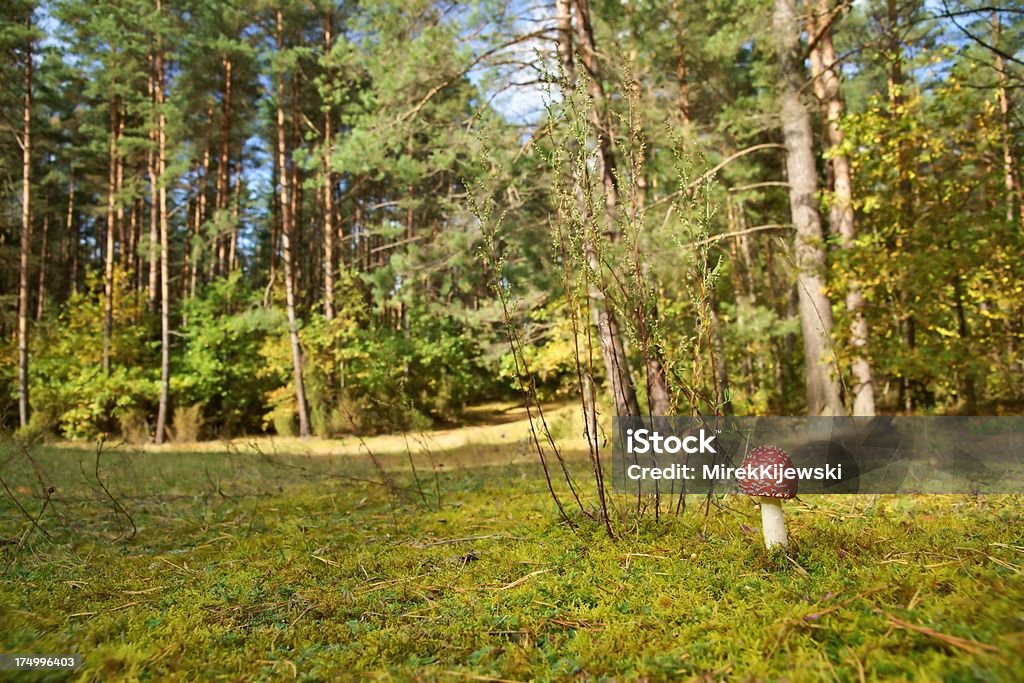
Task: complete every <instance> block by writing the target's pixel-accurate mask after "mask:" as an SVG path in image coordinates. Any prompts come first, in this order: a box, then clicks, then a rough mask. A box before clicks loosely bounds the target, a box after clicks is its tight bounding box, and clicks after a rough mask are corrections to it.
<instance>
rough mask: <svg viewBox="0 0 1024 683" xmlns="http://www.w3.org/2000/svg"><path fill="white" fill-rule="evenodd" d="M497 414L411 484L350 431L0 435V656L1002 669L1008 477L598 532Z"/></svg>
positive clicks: (1020, 673) (1007, 608)
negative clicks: (312, 439) (342, 445)
mask: <svg viewBox="0 0 1024 683" xmlns="http://www.w3.org/2000/svg"><path fill="white" fill-rule="evenodd" d="M517 424H518V423H517V422H516V420H513V419H510V420H509V421H508V422H507V423H505V424H503V425H501V426H500V427H499V428H503V429H505V430H506V431H505V434H506V437H505V438H504V439H503V438H500V436H498V437H497V441H496V442H495V443H492V442H491V440H490V436H494V435H491V434H490V431H489V428H488V430H485V432H486V434H487V435H488V437H487V438H486V439H483V440H482V442H480V443H477V442H475V441H474V438H473V436H472V435H464V436H466V437H467V438H466V439H465V440H464V442H461V443H460V442H458V439H455V438H454V437H452V438H453V441H451V443H448V442H443V441H442V440H441V439H439V438H438V439H434V441H433V443H434V444H435V446H436V448H435V449H433V451H432V453H431V455H430V456H429V457H428V456H426V455H420V456H417V457H416V458H414V460H413V463H414V464H416V465H417V475H416V477H414V476H413V474H412V471H411V468H410V467H409V466H408V464H404V465H403V463H407V461H408V456H407V455H405V454H403V453H400V452H397V451H395V452H391V451H389V450H388V449H387V448H385V447H384V444H386V443H390V442H387V441H376V440H373V439H370V440H368V441H367V442H366V444H364V451H363V452H362V454H361V455H360V454H356V455H352V454H349V455H342V456H338V457H331V456H329V455H301V454H292V455H283V454H275V453H270V452H268V449H267V444H263V445H258V444H257V445H253V446H250V447H247V448H245V447H242V446H241V445H239V444H234V445H231V446H230V447H225V446H224V444H222V443H212V444H210V445H208V448H212V449H216V451H215V452H208V453H203V452H200V451H199V450H198V449H196V448H190V449H187V450H185V451H174V450H171V449H167V450H161V451H159V452H146V451H139V450H133V449H128V448H126V447H123V446H121V447H108V449H107V450H104V451H103V452H101V453H100V454H99V456H97V453H96V452H95V451H90V450H85V449H82V448H67V447H57V446H39V447H34V448H32V449H29V450H25V449H22V448H20V447H18V446H17V444H14V443H10V442H8V443H4V444H0V477H2V478H3V482H4V484H5V485H6V487H7V488H8V489H9V490H8V491H4V490H0V652H5V653H11V654H13V653H59V654H67V653H77V654H80V655H82V656H83V657H84V660H85V663H84V667H83V668H82V669H81V670H80V671H78V672H75V673H73V674H68V673H49V674H40V673H34V674H24V679H25V680H38V679H43V678H45V679H46V680H62V679H69V680H97V681H110V680H125V679H130V680H147V679H148V680H165V679H172V680H173V679H187V680H193V679H219V678H223V679H229V680H253V679H268V680H269V679H275V680H276V679H293V678H298V679H304V680H365V679H379V680H423V681H435V680H436V681H459V680H465V681H498V680H589V679H600V678H609V679H615V680H687V679H693V680H720V679H729V680H783V679H785V680H791V681H803V680H808V681H810V680H841V681H856V680H865V681H867V680H878V679H890V678H898V679H903V680H921V681H934V680H964V681H966V680H972V681H973V680H991V681H1012V680H1024V513H1022V509H1021V502H1022V498H1021V497H1020V496H998V497H985V498H978V497H969V496H919V497H896V496H888V497H887V496H878V497H872V496H859V497H844V496H816V497H810V498H808V499H806V500H802V501H800V502H794V503H793V504H791V505H788V506H787V513H786V514H787V519H788V520H789V524H790V528H791V535H792V538H793V546H792V548H791V549H790V551H789V553H788V554H782V553H773V554H772V553H768V552H767V551H765V549H764V547H763V544H762V542H761V539H760V532H759V519H758V516H757V510H756V507H754V505H753V504H752V503H751V502H750V501H748V500H747V499H744V498H736V497H730V498H724V499H721V500H719V501H717V502H716V503H715V504H713V505H711V506H710V507H707V508H705V507H702V506H701V502H702V501H700V500H691V501H690V504H689V505H688V509H687V510H686V511H685V512H683V513H682V514H681V515H675V514H663V515H662V516H661V519H660V520H659V521H657V522H656V521H655V520H654V518H653V515H652V514H648V515H645V516H644V517H643V518H642V519H641V520H640V521H639V522H636V521H635V519H634V520H633V521H629V520H630V519H631V518H629V517H628V516H624V517H623V518H622V519H618V520H617V521H616V523H615V527H616V528H617V529H618V530H619V534H618V538H616V539H610V538H609V537H608V536H607V535H606V533H605V530H604V528H603V526H602V525H600V524H598V523H597V522H595V521H592V520H590V519H589V518H587V517H586V516H585V515H583V514H581V513H579V512H578V509H577V513H575V514H572V517H573V519H574V521H575V523H576V528H575V529H573V528H570V526H568V525H567V524H566V523H564V522H562V521H560V519H559V516H558V514H557V511H556V510H555V508H554V505H553V504H552V502H551V498H550V496H549V494H548V492H547V487H546V483H545V480H544V477H543V475H542V472H541V470H540V468H539V467H538V466H537V464H536V463H535V456H532V455H531V453H530V450H529V448H528V443H526V442H525V441H523V440H522V434H521V432H520V431H517V430H518V429H519V427H518V426H517ZM494 426H497V425H494ZM520 426H521V425H520ZM470 429H473V427H471V428H470ZM500 433H501V432H497V434H498V435H500ZM476 436H480V434H479V433H478V434H477V435H476ZM389 438H391V437H389ZM503 442H504V443H503ZM321 446H322V445H321V444H317V445H316V448H310V449H309V451H310V452H313V451H315V452H317V453H321V452H322V453H327V452H328V451H329V448H328V447H327V446H326V445H324V446H323V451H321V450H320V449H321ZM366 448H369V450H370V451H372V452H375V453H376V455H377V457H378V462H380V464H381V468H382V469H383V470H385V471H387V477H388V478H390V479H391V480H392V481H393V483H394V488H391V489H389V488H387V487H384V486H382V485H380V483H379V478H380V476H381V474H380V472H379V471H378V469H377V467H376V466H375V465H373V463H372V462H371V461H370V457H369V456H368V455H367V454H366V452H365V449H366ZM29 454H31V457H29ZM571 455H573V456H574V457H572V458H571V459H572V461H573V464H572V465H571V467H572V468H573V470H574V471H575V472H576V474H577V475H578V479H579V481H580V482H586V481H588V480H587V465H586V463H585V458H582V454H581V453H579V452H576V453H574V454H571ZM430 462H433V465H430V464H429V463H430ZM424 463H427V464H424ZM468 464H475V465H478V466H476V467H467V466H465V465H468ZM442 465H443V466H442ZM417 478H418V481H419V484H417ZM49 486H54V487H56V491H55V492H54V493H52V494H50V499H49V501H48V502H47V498H46V496H47V494H46V493H45V491H46V488H48V487H49ZM438 494H440V495H438ZM15 500H16V501H17V504H16V503H15ZM616 503H617V505H618V507H619V508H620V509H622V510H627V509H632V506H633V505H635V499H632V500H631V499H628V498H617V499H616ZM19 506H20V507H19ZM22 508H23V509H22ZM29 518H32V520H36V519H37V520H38V523H37V524H35V523H34V522H33V521H30V519H29ZM10 675H11V674H10V672H0V678H3V677H4V676H10Z"/></svg>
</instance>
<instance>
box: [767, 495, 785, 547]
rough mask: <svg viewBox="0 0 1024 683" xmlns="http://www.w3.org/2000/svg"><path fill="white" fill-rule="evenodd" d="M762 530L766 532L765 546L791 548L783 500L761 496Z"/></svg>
mask: <svg viewBox="0 0 1024 683" xmlns="http://www.w3.org/2000/svg"><path fill="white" fill-rule="evenodd" d="M761 529H762V530H763V531H764V546H765V547H766V548H768V549H769V550H771V548H772V547H774V546H777V545H781V546H782V547H783V548H786V547H788V546H789V539H788V538H787V537H786V520H785V518H783V516H782V499H781V498H769V497H768V496H761Z"/></svg>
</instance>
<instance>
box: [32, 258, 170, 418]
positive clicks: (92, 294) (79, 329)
mask: <svg viewBox="0 0 1024 683" xmlns="http://www.w3.org/2000/svg"><path fill="white" fill-rule="evenodd" d="M102 295H103V285H102V283H101V282H100V280H99V279H98V278H97V277H95V276H94V275H90V276H89V278H88V279H87V282H86V290H85V291H83V292H81V293H79V294H76V295H74V296H72V297H71V299H70V300H69V304H68V306H67V307H66V308H65V310H64V311H63V312H62V313H61V314H60V316H59V317H57V318H56V319H54V320H52V321H49V322H47V323H46V324H44V325H40V326H39V327H37V328H36V334H35V337H34V338H33V340H32V358H33V363H32V366H31V373H30V377H29V379H30V390H31V396H32V399H33V405H34V406H36V409H35V413H34V416H33V420H34V421H35V423H36V424H37V425H39V428H40V429H47V428H54V427H55V428H56V429H58V430H59V432H60V433H61V434H62V435H64V436H66V437H68V438H92V437H95V436H98V435H100V434H103V433H114V432H116V431H117V427H118V423H117V419H118V417H119V416H121V415H127V414H128V413H132V412H133V411H138V410H142V411H143V412H144V413H148V412H149V411H150V410H151V409H152V407H153V405H154V399H155V397H156V395H157V389H156V385H157V381H158V378H159V363H158V352H157V348H156V346H155V345H154V344H153V343H152V342H151V341H150V337H149V333H148V330H147V328H146V326H145V325H144V324H143V320H144V318H145V315H144V313H143V308H142V306H141V305H140V303H139V301H138V300H137V299H136V297H135V296H134V294H133V293H132V292H131V290H130V289H129V282H128V279H127V276H126V274H125V273H124V272H123V271H121V270H120V269H118V270H116V271H115V274H114V316H113V318H114V331H113V335H112V337H111V351H110V358H111V371H110V374H109V375H107V374H104V372H103V369H102V363H101V359H102V338H103V301H102V299H103V296H102Z"/></svg>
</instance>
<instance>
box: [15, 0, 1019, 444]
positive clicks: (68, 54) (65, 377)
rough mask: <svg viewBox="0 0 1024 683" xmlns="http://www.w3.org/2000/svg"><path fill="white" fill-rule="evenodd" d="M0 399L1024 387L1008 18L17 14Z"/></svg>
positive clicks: (683, 399) (931, 5)
mask: <svg viewBox="0 0 1024 683" xmlns="http://www.w3.org/2000/svg"><path fill="white" fill-rule="evenodd" d="M0 12H2V19H0V22H2V23H0V43H2V49H3V59H2V60H0V70H2V75H0V197H2V199H0V295H2V299H0V332H2V350H0V419H2V421H3V424H4V426H5V427H7V428H11V429H14V428H20V429H22V430H23V431H24V433H27V434H30V435H35V434H46V433H53V434H58V435H61V436H64V437H67V438H86V437H94V436H97V435H99V434H101V433H117V434H120V435H122V436H123V437H125V438H127V439H129V440H137V441H146V440H150V439H155V440H156V441H157V442H162V441H163V440H165V439H167V438H174V439H181V440H189V439H195V438H197V437H213V436H221V437H228V436H232V435H239V434H245V433H253V432H259V431H272V432H276V433H277V434H282V435H292V434H299V435H308V434H315V435H320V436H332V435H336V434H341V433H347V432H353V431H357V432H361V433H365V432H375V431H384V430H389V429H396V428H408V427H423V426H426V425H429V424H433V423H440V422H457V421H458V420H459V419H460V415H461V413H462V411H463V409H464V408H465V407H466V406H467V405H471V404H475V403H481V402H484V401H492V400H498V399H502V400H505V399H514V398H516V397H517V396H520V395H521V392H524V391H525V392H526V394H527V395H528V396H530V397H531V399H534V400H536V401H537V402H539V403H543V402H545V401H549V400H556V399H570V398H572V399H579V398H582V399H583V406H584V408H585V409H586V410H585V413H586V415H587V416H588V424H590V422H589V420H596V419H597V416H598V415H604V416H607V415H609V414H611V413H617V414H631V413H637V412H642V413H646V412H652V413H668V414H671V413H675V412H685V413H689V412H730V411H731V412H734V413H737V414H766V413H773V414H789V413H799V412H811V413H814V414H820V413H853V414H874V413H875V412H876V411H877V412H936V413H951V412H958V413H975V412H1004V411H1019V410H1020V408H1021V400H1022V398H1024V367H1022V363H1024V258H1022V256H1024V230H1022V228H1024V197H1022V190H1021V173H1022V170H1021V166H1020V159H1021V157H1022V155H1024V136H1022V134H1021V132H1022V130H1024V119H1022V114H1021V112H1022V110H1024V107H1022V105H1024V102H1022V98H1024V95H1022V93H1024V88H1022V86H1024V57H1022V55H1024V52H1022V50H1024V30H1022V29H1024V4H1021V3H1019V2H1005V3H993V4H986V3H984V2H980V1H976V0H971V1H970V2H965V1H962V0H941V1H940V2H934V1H921V0H864V1H857V2H847V1H845V0H840V1H839V2H836V0H805V1H804V2H801V3H796V4H795V5H794V3H793V1H792V0H775V1H774V2H772V1H771V0H736V1H735V2H716V1H714V0H698V1H695V2H681V1H679V0H614V1H611V2H606V1H604V0H555V2H554V3H546V2H545V3H532V2H518V1H516V2H497V1H492V0H478V1H476V2H468V3H459V2H454V1H452V2H436V1H434V0H402V1H401V2H399V1H397V0H364V1H362V2H351V3H350V2H336V1H322V0H304V1H298V0H276V1H272V0H260V1H259V2H239V1H237V0H40V1H38V2H36V1H32V0H9V1H8V2H5V3H3V8H2V9H0Z"/></svg>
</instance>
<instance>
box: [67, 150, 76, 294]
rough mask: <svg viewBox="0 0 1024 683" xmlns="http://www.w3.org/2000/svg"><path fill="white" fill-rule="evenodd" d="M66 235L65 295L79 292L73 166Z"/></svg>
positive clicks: (69, 181)
mask: <svg viewBox="0 0 1024 683" xmlns="http://www.w3.org/2000/svg"><path fill="white" fill-rule="evenodd" d="M64 225H65V229H64V235H65V239H66V240H67V244H68V250H67V257H66V259H65V261H64V269H65V270H64V272H65V273H66V276H65V277H66V280H67V283H66V285H67V287H66V289H65V292H64V294H65V297H66V296H68V295H71V294H77V293H78V238H79V235H78V224H77V223H75V168H74V166H72V167H71V171H70V177H69V178H68V213H67V221H66V222H65V224H64Z"/></svg>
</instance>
